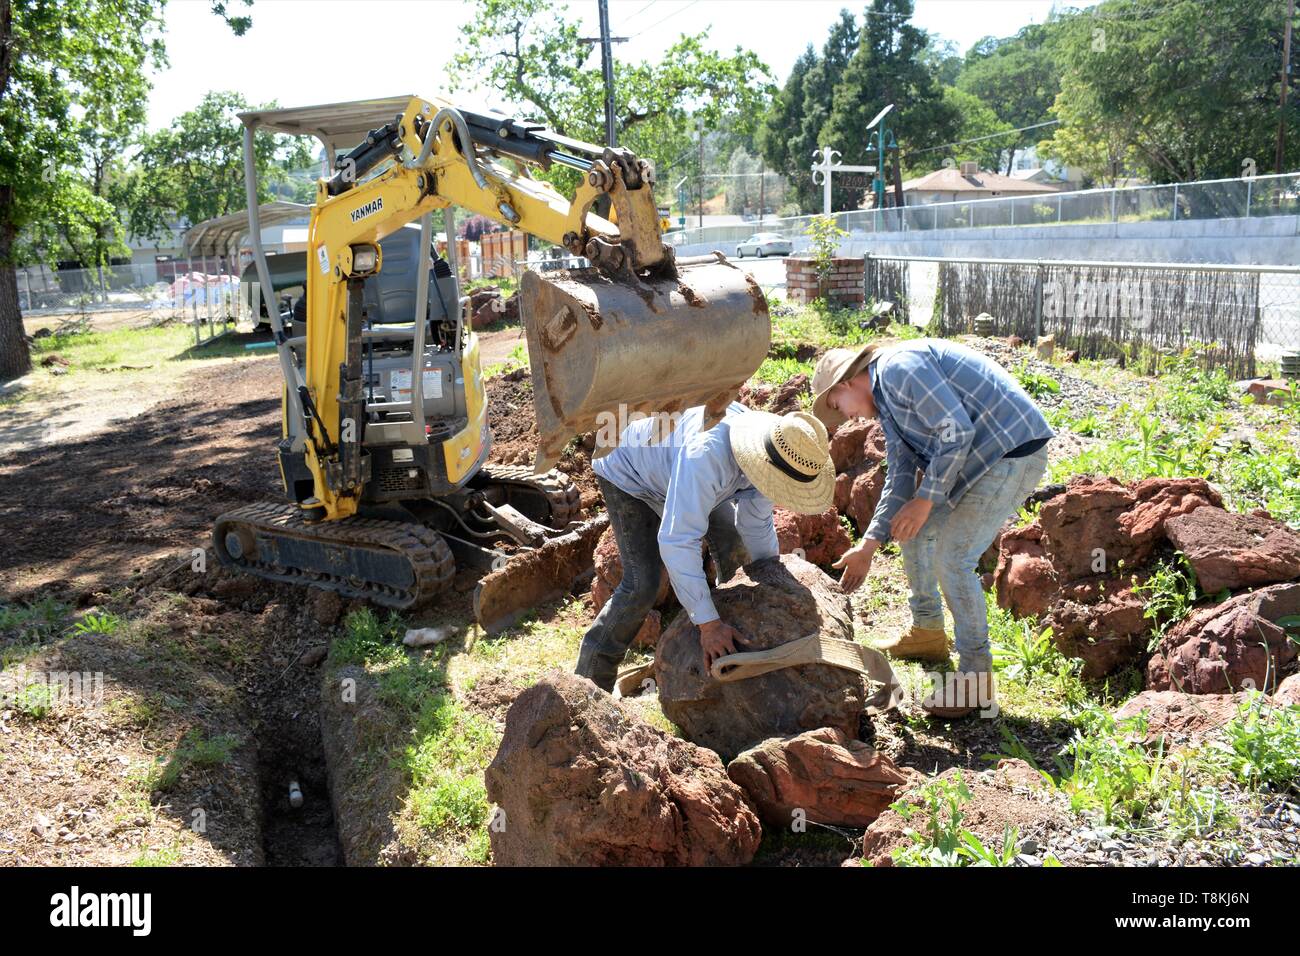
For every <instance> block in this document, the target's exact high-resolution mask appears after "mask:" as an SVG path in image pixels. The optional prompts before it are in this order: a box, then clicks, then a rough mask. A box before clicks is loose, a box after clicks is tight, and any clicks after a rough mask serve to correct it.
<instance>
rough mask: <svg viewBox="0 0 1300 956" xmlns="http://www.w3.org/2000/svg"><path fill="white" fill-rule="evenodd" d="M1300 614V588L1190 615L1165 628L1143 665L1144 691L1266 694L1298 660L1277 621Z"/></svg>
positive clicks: (1274, 590) (1280, 587)
mask: <svg viewBox="0 0 1300 956" xmlns="http://www.w3.org/2000/svg"><path fill="white" fill-rule="evenodd" d="M1296 614H1300V584H1274V585H1272V586H1271V587H1267V588H1262V589H1261V590H1258V591H1254V592H1251V593H1249V594H1239V595H1237V596H1236V597H1234V598H1230V599H1229V600H1227V601H1224V602H1223V603H1222V604H1216V605H1213V606H1211V607H1204V608H1200V609H1199V610H1196V611H1194V612H1192V614H1191V616H1189V617H1187V618H1185V619H1184V620H1182V621H1180V622H1179V623H1177V624H1175V625H1174V626H1173V627H1172V628H1170V629H1169V632H1168V633H1167V634H1166V635H1165V636H1164V637H1163V638H1162V639H1161V641H1160V644H1159V645H1158V646H1157V648H1156V651H1155V654H1153V655H1152V657H1151V660H1150V661H1148V662H1147V687H1148V688H1149V689H1151V690H1180V691H1184V692H1186V693H1189V694H1229V693H1234V692H1236V691H1240V690H1258V691H1263V692H1265V693H1267V692H1268V691H1269V690H1270V688H1272V687H1276V685H1277V683H1278V680H1279V674H1281V672H1283V671H1284V670H1287V669H1289V667H1290V665H1291V664H1293V663H1294V662H1295V660H1296V647H1295V643H1294V642H1293V641H1292V640H1291V639H1290V638H1289V637H1288V636H1287V633H1286V631H1285V629H1284V628H1282V627H1280V626H1279V625H1278V624H1277V623H1276V622H1277V621H1279V620H1281V619H1283V618H1287V617H1291V616H1293V615H1296Z"/></svg>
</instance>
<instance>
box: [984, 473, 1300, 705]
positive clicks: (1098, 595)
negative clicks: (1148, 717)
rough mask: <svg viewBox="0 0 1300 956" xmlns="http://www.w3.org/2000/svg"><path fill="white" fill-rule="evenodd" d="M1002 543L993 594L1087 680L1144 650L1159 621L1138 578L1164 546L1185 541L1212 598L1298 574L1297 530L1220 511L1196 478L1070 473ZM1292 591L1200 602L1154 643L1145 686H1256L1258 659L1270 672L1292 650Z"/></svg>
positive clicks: (1165, 551) (1182, 547)
mask: <svg viewBox="0 0 1300 956" xmlns="http://www.w3.org/2000/svg"><path fill="white" fill-rule="evenodd" d="M998 550H999V557H998V561H997V568H996V571H995V572H994V575H993V586H994V588H995V590H996V592H997V599H998V604H999V605H1000V606H1001V607H1004V608H1007V609H1009V610H1010V611H1011V612H1012V613H1013V614H1015V615H1017V616H1019V617H1035V618H1038V619H1040V620H1041V622H1042V623H1043V624H1044V625H1048V626H1050V627H1051V628H1052V635H1053V639H1054V640H1055V641H1056V644H1057V646H1058V647H1060V649H1061V651H1062V653H1064V654H1067V655H1069V656H1072V657H1077V658H1080V659H1082V660H1083V662H1084V668H1083V675H1084V676H1085V677H1089V678H1093V677H1100V676H1102V675H1104V674H1107V673H1109V672H1111V671H1113V670H1115V669H1116V668H1117V667H1120V666H1122V665H1124V664H1128V663H1141V661H1142V659H1143V658H1144V657H1145V655H1146V652H1147V638H1148V635H1149V634H1150V632H1151V630H1152V627H1153V625H1154V623H1155V622H1153V621H1152V620H1151V619H1150V618H1148V617H1147V616H1146V606H1147V605H1146V600H1145V598H1144V596H1143V595H1142V594H1141V592H1139V591H1138V590H1136V587H1137V586H1139V585H1141V584H1142V583H1143V582H1144V581H1146V579H1147V578H1148V577H1149V576H1150V574H1151V565H1152V562H1153V561H1154V560H1155V559H1156V558H1158V557H1160V556H1161V555H1167V556H1172V554H1173V553H1174V552H1175V551H1181V552H1182V553H1183V554H1184V555H1185V556H1186V558H1187V561H1188V563H1189V564H1190V565H1191V567H1192V569H1193V571H1194V572H1195V574H1196V577H1197V582H1198V584H1199V586H1200V589H1201V591H1202V593H1204V594H1206V595H1208V596H1211V597H1213V596H1216V595H1219V594H1221V593H1222V592H1223V591H1224V590H1225V589H1226V590H1228V591H1233V590H1238V589H1241V588H1245V587H1257V586H1260V585H1267V584H1275V583H1279V582H1285V581H1289V580H1292V579H1295V578H1297V577H1300V535H1297V534H1296V533H1295V532H1293V531H1291V530H1290V529H1288V528H1287V527H1286V526H1285V525H1283V524H1281V523H1280V522H1277V521H1274V520H1273V519H1271V518H1269V517H1268V516H1267V515H1264V514H1262V513H1256V514H1251V515H1241V514H1234V513H1232V512H1229V511H1227V510H1225V509H1224V507H1223V500H1222V498H1221V497H1220V496H1219V493H1218V492H1217V491H1215V489H1214V488H1213V487H1211V486H1210V485H1209V484H1208V483H1207V482H1205V481H1204V480H1202V479H1199V478H1149V479H1146V480H1145V481H1138V482H1134V483H1131V484H1127V485H1125V484H1121V483H1120V482H1117V481H1115V480H1114V479H1111V478H1097V477H1079V478H1075V479H1073V480H1071V481H1070V482H1069V484H1068V485H1067V486H1066V487H1065V490H1064V491H1063V492H1061V493H1059V494H1057V495H1055V496H1054V497H1052V498H1050V499H1049V500H1047V501H1045V502H1044V503H1043V505H1042V507H1041V509H1040V511H1039V515H1038V517H1037V519H1035V520H1034V521H1033V522H1031V523H1030V524H1029V525H1027V526H1024V527H1020V528H1014V529H1011V530H1006V531H1004V532H1003V534H1002V536H1001V538H1000V540H999V542H998ZM1295 587H1296V588H1297V589H1300V585H1296V586H1295ZM1289 594H1290V591H1287V590H1284V591H1277V592H1276V593H1275V595H1274V597H1273V598H1269V599H1267V600H1265V601H1264V603H1263V604H1261V601H1260V600H1259V599H1255V598H1254V597H1253V596H1247V595H1242V596H1240V597H1239V598H1234V599H1232V600H1230V601H1228V602H1226V603H1223V604H1219V605H1216V606H1214V607H1206V608H1202V609H1200V610H1198V611H1197V612H1195V613H1194V614H1193V615H1191V616H1190V617H1189V618H1188V619H1186V620H1184V621H1182V622H1180V623H1179V624H1177V625H1176V626H1174V627H1173V628H1172V629H1171V631H1170V633H1169V634H1168V635H1166V636H1165V638H1164V640H1163V641H1162V642H1161V644H1160V647H1159V648H1158V649H1157V651H1156V654H1155V656H1154V657H1153V658H1152V659H1151V661H1150V663H1149V665H1148V670H1147V674H1148V686H1149V687H1151V688H1152V689H1155V690H1163V689H1167V688H1169V687H1173V688H1175V689H1182V690H1189V691H1192V692H1193V693H1219V692H1225V691H1232V690H1239V689H1241V688H1242V687H1243V686H1247V685H1246V684H1243V683H1242V682H1243V681H1248V680H1254V681H1257V683H1256V684H1255V686H1257V687H1258V688H1259V689H1260V690H1264V689H1265V687H1264V685H1263V671H1264V669H1266V668H1267V667H1270V666H1271V667H1272V671H1271V673H1272V674H1274V675H1276V674H1277V673H1278V669H1279V668H1280V667H1284V666H1286V665H1287V664H1288V663H1289V662H1290V661H1292V660H1294V657H1295V654H1294V648H1293V647H1289V646H1288V642H1286V641H1285V640H1282V639H1281V635H1282V630H1281V628H1279V627H1277V626H1276V623H1275V622H1276V620H1277V619H1278V618H1280V617H1285V616H1286V612H1285V610H1284V609H1285V608H1286V607H1290V606H1291V603H1292V601H1291V598H1290V597H1288V596H1287V595H1289ZM1270 615H1271V616H1270ZM1261 622H1262V623H1261ZM1270 628H1271V630H1270ZM1248 634H1252V635H1254V637H1253V638H1252V641H1251V642H1250V648H1252V649H1249V650H1248V649H1247V648H1246V644H1247V641H1246V637H1247V635H1248ZM1264 635H1271V639H1270V640H1268V641H1263V640H1262V636H1264ZM1265 643H1267V645H1268V650H1267V651H1265V646H1264V645H1265Z"/></svg>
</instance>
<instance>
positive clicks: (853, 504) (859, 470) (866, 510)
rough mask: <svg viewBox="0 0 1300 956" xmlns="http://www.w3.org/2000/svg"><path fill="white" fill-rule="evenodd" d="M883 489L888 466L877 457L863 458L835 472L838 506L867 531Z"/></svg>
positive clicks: (841, 511)
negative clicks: (842, 470)
mask: <svg viewBox="0 0 1300 956" xmlns="http://www.w3.org/2000/svg"><path fill="white" fill-rule="evenodd" d="M884 490H885V466H884V465H883V464H881V463H880V462H878V461H870V460H864V461H860V462H858V463H857V464H856V465H854V466H853V467H851V468H849V469H848V470H847V471H845V472H842V473H841V474H838V475H836V476H835V509H836V510H837V511H839V512H840V514H842V515H846V516H847V517H848V519H849V520H850V521H852V522H853V526H854V527H855V528H857V529H858V531H859V532H864V531H866V530H867V525H869V524H871V517H872V515H874V514H875V513H876V505H878V504H880V496H881V494H883V493H884Z"/></svg>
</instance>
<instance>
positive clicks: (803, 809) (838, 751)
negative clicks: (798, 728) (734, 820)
mask: <svg viewBox="0 0 1300 956" xmlns="http://www.w3.org/2000/svg"><path fill="white" fill-rule="evenodd" d="M727 776H729V777H730V778H731V779H732V780H734V781H735V782H736V783H738V784H740V786H742V787H744V788H745V792H746V793H748V794H749V798H750V799H751V800H752V801H753V802H754V805H755V806H756V807H757V808H758V815H759V816H760V817H761V818H762V819H763V822H764V823H768V824H771V825H772V826H775V827H782V828H788V827H790V826H791V824H792V823H793V822H794V821H795V820H796V819H798V818H797V817H796V814H797V813H801V814H802V819H803V820H805V821H807V822H809V823H823V824H826V825H828V826H843V827H859V828H861V827H865V826H867V825H868V824H870V823H871V821H872V820H874V819H875V818H876V817H878V816H880V814H881V813H882V812H884V810H885V808H886V807H888V806H889V805H890V804H891V803H893V802H894V797H895V795H896V794H897V792H898V790H899V789H900V788H903V787H907V786H910V785H911V784H912V783H914V782H915V778H916V777H917V776H918V775H917V774H916V772H915V771H913V770H902V769H899V768H898V767H896V766H894V762H893V761H892V760H890V759H889V758H888V757H886V756H885V755H884V754H882V753H879V752H878V751H877V750H876V749H875V748H874V747H872V746H871V745H870V744H867V743H863V742H862V741H861V740H853V739H850V738H848V737H846V736H845V735H844V733H843V732H842V731H839V730H836V729H834V728H832V727H821V728H819V729H817V730H809V731H807V732H806V733H802V734H799V735H797V736H795V737H774V738H772V739H771V740H765V741H763V742H762V743H761V744H759V745H758V746H757V747H754V748H753V749H751V750H746V751H745V752H744V753H742V754H741V755H740V756H739V757H737V758H736V759H735V760H733V761H731V763H729V764H727Z"/></svg>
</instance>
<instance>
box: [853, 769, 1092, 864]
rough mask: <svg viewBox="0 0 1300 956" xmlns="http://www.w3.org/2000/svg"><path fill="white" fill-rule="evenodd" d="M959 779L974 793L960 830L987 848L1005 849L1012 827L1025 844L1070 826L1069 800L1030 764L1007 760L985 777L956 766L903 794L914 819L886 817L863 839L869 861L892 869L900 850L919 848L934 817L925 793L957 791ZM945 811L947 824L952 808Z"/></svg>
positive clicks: (962, 806)
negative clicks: (1066, 803) (937, 788)
mask: <svg viewBox="0 0 1300 956" xmlns="http://www.w3.org/2000/svg"><path fill="white" fill-rule="evenodd" d="M959 775H960V778H961V781H962V783H964V784H965V786H966V788H967V789H968V790H969V791H970V797H969V798H967V799H965V800H963V801H961V804H960V807H959V812H960V814H961V819H960V826H961V828H963V829H966V830H969V831H970V832H971V833H973V834H975V835H976V836H977V837H979V839H980V840H981V842H983V844H984V845H985V846H986V847H990V848H992V849H999V848H1001V846H1002V841H1003V835H1004V833H1005V832H1006V829H1007V828H1008V827H1011V828H1013V829H1014V830H1015V831H1016V836H1017V837H1018V839H1020V840H1022V841H1023V840H1025V839H1026V838H1031V839H1032V838H1041V837H1042V836H1043V835H1045V834H1047V833H1049V832H1051V831H1053V830H1057V829H1061V828H1064V827H1067V826H1069V825H1070V821H1069V816H1068V814H1067V813H1066V810H1065V807H1064V805H1063V801H1062V800H1060V799H1058V798H1056V797H1054V795H1053V793H1052V791H1051V788H1050V787H1048V786H1047V784H1046V781H1044V780H1043V779H1042V778H1041V777H1040V776H1039V775H1038V774H1037V773H1036V772H1035V771H1034V769H1033V768H1032V767H1030V766H1029V764H1027V763H1025V762H1024V761H1022V760H1001V761H999V762H998V765H997V767H996V769H994V770H988V771H985V772H983V773H972V772H971V771H969V770H965V771H963V770H961V769H960V768H956V767H954V768H952V769H950V770H945V771H944V772H943V773H941V774H940V775H939V776H938V777H936V778H934V780H932V781H928V782H927V783H926V784H924V785H922V786H919V787H913V788H912V789H911V790H909V791H907V792H906V793H904V794H903V796H902V797H901V798H900V799H902V800H903V801H904V802H906V803H907V804H908V805H909V806H911V807H912V808H914V809H913V812H912V814H911V817H910V819H908V818H905V817H904V816H903V815H902V814H901V813H899V812H898V811H897V810H886V811H885V812H884V813H882V814H881V815H880V816H879V817H878V818H877V819H876V821H875V822H874V823H873V824H871V826H869V827H868V828H867V832H866V833H865V834H863V838H862V855H863V857H864V858H865V859H866V860H867V861H869V862H870V863H871V864H872V865H873V866H892V865H893V862H894V861H893V853H894V851H895V850H900V849H904V848H906V847H909V846H912V845H914V843H915V841H914V840H913V839H912V837H911V836H910V834H912V833H924V832H925V829H926V824H927V822H928V821H929V816H930V814H929V810H928V808H927V805H926V801H925V799H924V797H923V789H924V788H925V787H934V786H936V785H938V786H943V785H944V784H948V785H951V786H956V785H957V780H958V776H959ZM940 812H941V813H942V814H944V818H945V819H946V818H947V814H948V810H947V807H946V806H945V807H944V808H943V809H942V810H941V811H940Z"/></svg>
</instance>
